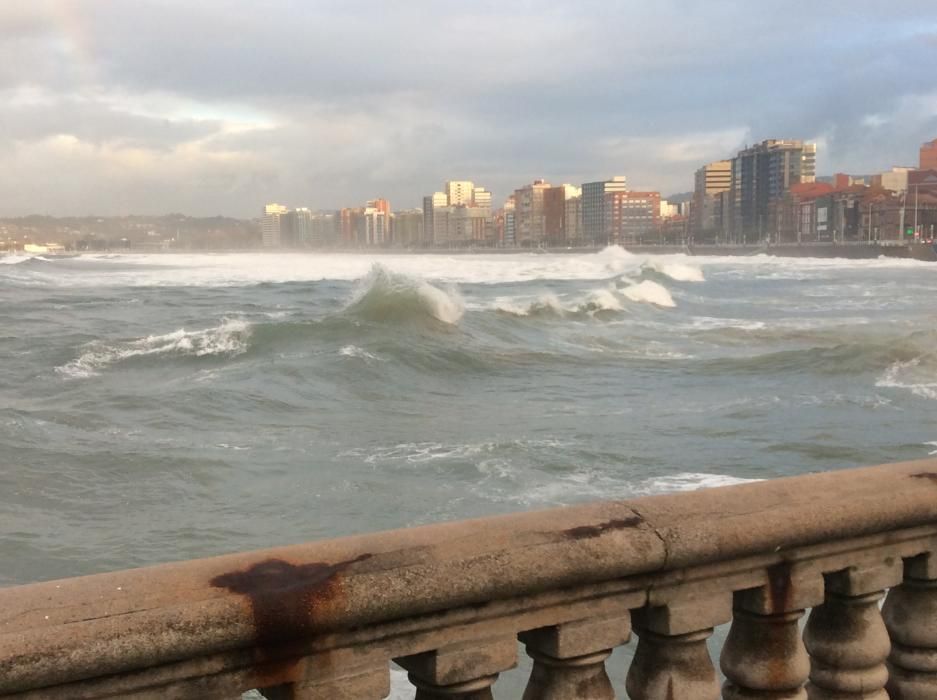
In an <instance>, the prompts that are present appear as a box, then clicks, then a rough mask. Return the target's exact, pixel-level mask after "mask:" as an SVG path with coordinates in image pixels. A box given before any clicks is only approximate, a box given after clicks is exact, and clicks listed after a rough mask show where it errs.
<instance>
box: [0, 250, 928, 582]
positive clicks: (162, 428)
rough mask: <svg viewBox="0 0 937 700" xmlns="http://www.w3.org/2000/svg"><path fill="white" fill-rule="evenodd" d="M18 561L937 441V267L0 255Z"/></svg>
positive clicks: (853, 455)
mask: <svg viewBox="0 0 937 700" xmlns="http://www.w3.org/2000/svg"><path fill="white" fill-rule="evenodd" d="M0 357H2V362H0V560H2V561H3V562H4V566H3V567H2V568H0V585H11V584H16V583H25V582H30V581H36V580H42V579H51V578H58V577H64V576H72V575H78V574H86V573H93V572H98V571H104V570H110V569H116V568H125V567H131V566H141V565H145V564H151V563H156V562H162V561H168V560H175V559H183V558H190V557H200V556H207V555H211V554H218V553H223V552H229V551H234V550H245V549H253V548H259V547H266V546H271V545H279V544H286V543H291V542H300V541H306V540H311V539H316V538H323V537H331V536H336V535H342V534H351V533H357V532H366V531H373V530H379V529H386V528H393V527H402V526H407V525H414V524H422V523H427V522H433V521H439V520H447V519H455V518H465V517H473V516H478V515H484V514H490V513H502V512H509V511H515V510H521V509H531V508H545V507H550V506H555V505H559V504H566V503H574V502H577V501H582V500H588V499H597V498H618V497H627V496H635V495H642V494H650V493H656V492H661V491H668V490H670V491H672V490H690V489H695V488H699V487H705V486H711V485H721V484H728V483H734V482H736V481H739V480H747V479H764V478H771V477H775V476H781V475H789V474H797V473H804V472H810V471H817V470H826V469H838V468H844V467H852V466H858V465H864V464H873V463H879V462H887V461H898V460H904V459H914V458H920V457H925V456H927V455H928V454H932V453H937V424H935V416H937V266H935V265H933V264H929V263H920V262H915V261H901V260H885V259H882V260H872V261H847V260H811V259H796V260H795V259H780V258H768V257H760V256H757V257H749V258H739V257H736V258H690V257H684V256H659V257H653V256H644V255H631V254H629V253H628V252H627V251H624V250H622V249H621V248H610V249H606V250H605V251H602V252H600V253H597V254H591V255H552V254H542V255H540V254H516V255H452V256H447V255H380V256H367V255H331V254H330V255H325V254H323V255H318V254H282V255H280V254H259V253H258V254H237V255H234V254H229V255H176V254H174V255H119V256H111V255H83V256H81V257H77V258H70V259H55V260H44V259H41V258H29V259H26V258H18V257H6V258H0Z"/></svg>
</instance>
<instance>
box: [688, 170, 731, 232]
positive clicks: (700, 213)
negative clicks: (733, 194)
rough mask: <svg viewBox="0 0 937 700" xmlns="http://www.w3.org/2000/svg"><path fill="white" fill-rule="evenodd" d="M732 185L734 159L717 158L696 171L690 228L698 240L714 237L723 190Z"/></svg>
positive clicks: (727, 189) (725, 190) (728, 188)
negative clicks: (719, 198)
mask: <svg viewBox="0 0 937 700" xmlns="http://www.w3.org/2000/svg"><path fill="white" fill-rule="evenodd" d="M731 187H732V161H731V160H717V161H715V162H713V163H709V164H707V165H704V166H703V167H702V168H700V169H699V170H697V171H696V177H695V178H694V187H693V206H692V208H691V212H690V230H691V231H692V233H693V237H694V238H695V239H696V240H703V239H705V238H709V237H714V236H715V231H716V230H717V227H716V221H717V219H721V217H720V216H718V213H717V207H718V206H719V200H718V199H717V196H716V195H718V194H719V193H721V192H728V191H729V190H730V189H731Z"/></svg>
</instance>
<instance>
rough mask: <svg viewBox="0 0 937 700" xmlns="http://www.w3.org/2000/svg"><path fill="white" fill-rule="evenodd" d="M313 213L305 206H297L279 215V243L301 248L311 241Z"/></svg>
mask: <svg viewBox="0 0 937 700" xmlns="http://www.w3.org/2000/svg"><path fill="white" fill-rule="evenodd" d="M312 221H313V214H312V212H311V211H310V210H309V209H307V208H306V207H297V208H296V209H294V210H293V211H288V212H286V213H285V214H283V215H282V216H281V217H280V245H283V246H290V247H293V248H297V247H299V248H302V247H306V246H308V245H311V243H312V238H313V234H312Z"/></svg>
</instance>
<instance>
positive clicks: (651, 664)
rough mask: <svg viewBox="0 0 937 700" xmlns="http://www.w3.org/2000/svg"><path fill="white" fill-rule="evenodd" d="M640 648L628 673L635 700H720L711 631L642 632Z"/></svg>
mask: <svg viewBox="0 0 937 700" xmlns="http://www.w3.org/2000/svg"><path fill="white" fill-rule="evenodd" d="M636 631H637V633H638V639H639V641H638V648H637V651H636V652H635V655H634V661H632V663H631V668H630V669H629V671H628V677H627V681H626V686H625V687H626V688H627V690H628V697H629V698H631V700H717V699H718V698H719V681H718V680H717V679H716V669H715V668H713V664H712V659H710V657H709V650H708V649H707V647H706V640H707V639H708V638H709V636H710V635H711V634H712V630H711V629H707V630H699V631H697V632H691V633H689V634H681V635H676V636H667V635H662V634H655V633H654V632H651V631H650V630H643V629H638V630H636Z"/></svg>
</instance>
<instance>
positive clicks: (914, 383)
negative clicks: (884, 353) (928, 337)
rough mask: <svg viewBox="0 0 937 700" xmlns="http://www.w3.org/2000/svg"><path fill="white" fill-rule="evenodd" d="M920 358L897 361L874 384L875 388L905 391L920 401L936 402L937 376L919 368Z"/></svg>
mask: <svg viewBox="0 0 937 700" xmlns="http://www.w3.org/2000/svg"><path fill="white" fill-rule="evenodd" d="M922 359H923V358H922V357H915V358H913V359H911V360H907V361H901V360H898V361H896V362H894V363H892V364H891V365H890V366H889V367H888V369H886V370H885V372H884V373H883V374H882V376H881V377H879V379H878V381H876V382H875V386H877V387H881V388H889V389H906V390H907V391H910V392H911V393H912V394H914V395H915V396H919V397H920V398H922V399H931V400H933V401H937V376H935V375H934V374H933V372H932V371H931V370H928V368H927V367H926V363H925V366H924V367H922V366H921V360H922Z"/></svg>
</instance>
